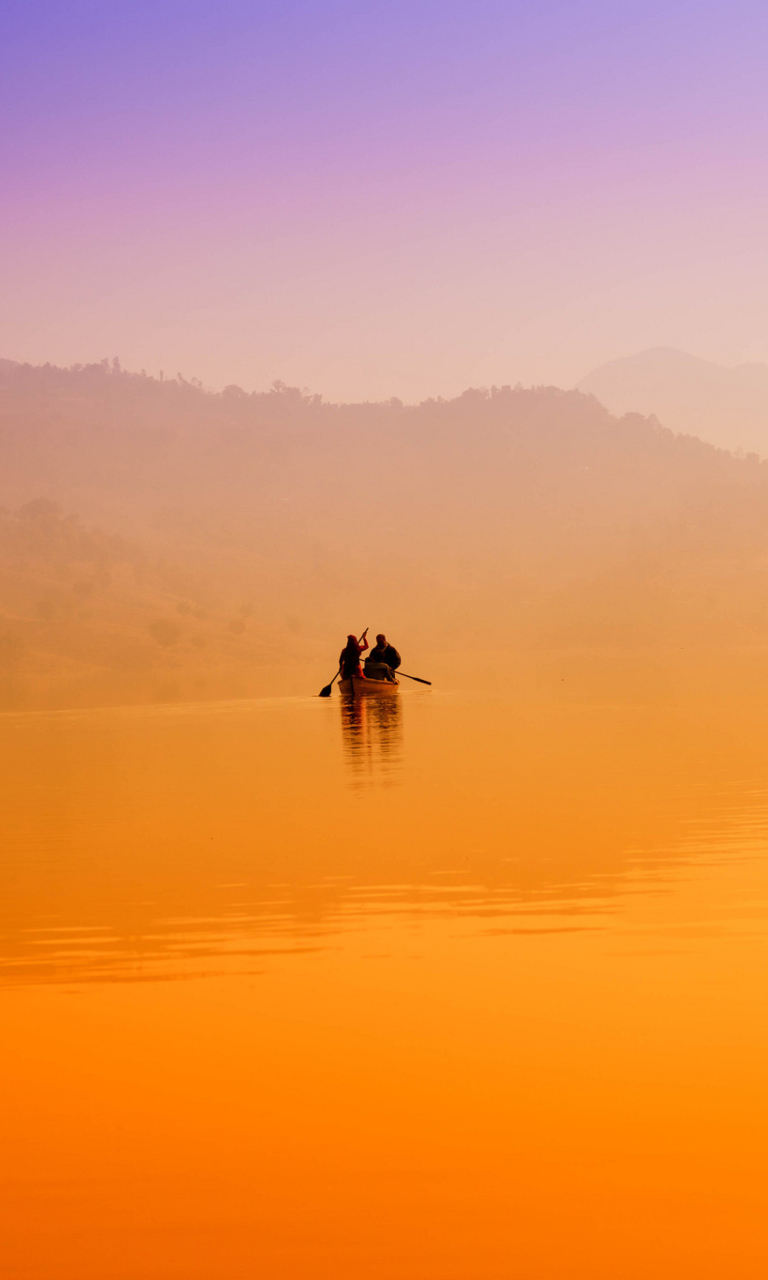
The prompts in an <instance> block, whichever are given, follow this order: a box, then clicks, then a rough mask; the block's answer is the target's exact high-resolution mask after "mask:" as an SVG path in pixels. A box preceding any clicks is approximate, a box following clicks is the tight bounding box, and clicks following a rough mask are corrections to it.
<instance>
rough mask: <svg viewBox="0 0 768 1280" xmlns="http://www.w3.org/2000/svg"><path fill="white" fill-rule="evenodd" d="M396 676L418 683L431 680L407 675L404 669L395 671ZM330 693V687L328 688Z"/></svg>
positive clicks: (428, 682) (429, 682)
mask: <svg viewBox="0 0 768 1280" xmlns="http://www.w3.org/2000/svg"><path fill="white" fill-rule="evenodd" d="M395 675H396V676H405V678H406V680H418V682H419V684H431V683H432V681H431V680H422V678H421V676H409V675H408V673H407V672H405V671H395ZM328 692H329V693H330V692H331V691H330V689H329V690H328Z"/></svg>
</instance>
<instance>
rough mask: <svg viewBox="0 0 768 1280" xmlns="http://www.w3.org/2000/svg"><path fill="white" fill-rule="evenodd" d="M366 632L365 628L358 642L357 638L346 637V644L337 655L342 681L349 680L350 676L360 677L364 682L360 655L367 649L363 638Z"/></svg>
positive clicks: (366, 643)
mask: <svg viewBox="0 0 768 1280" xmlns="http://www.w3.org/2000/svg"><path fill="white" fill-rule="evenodd" d="M367 630H368V628H367V627H366V629H365V631H364V632H363V634H362V635H361V637H360V639H359V640H358V638H357V636H353V635H348V636H347V643H346V644H345V646H344V648H343V649H342V651H341V654H340V655H339V670H340V671H341V678H342V680H349V679H350V678H351V677H352V676H360V678H361V680H365V674H364V672H363V668H362V667H361V666H360V655H361V654H362V653H365V650H366V649H367V648H368V641H367V640H366V638H365V636H366V632H367Z"/></svg>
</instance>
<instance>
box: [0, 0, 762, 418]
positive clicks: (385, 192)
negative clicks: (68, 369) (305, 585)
mask: <svg viewBox="0 0 768 1280" xmlns="http://www.w3.org/2000/svg"><path fill="white" fill-rule="evenodd" d="M2 31H3V38H2V41H0V110H1V111H2V116H3V120H4V128H3V131H2V136H1V137H0V174H2V187H3V198H2V201H0V227H1V229H2V247H1V248H0V290H1V294H2V303H3V305H2V308H0V312H1V318H0V356H4V357H6V358H10V359H16V360H30V361H32V362H35V363H39V362H45V361H51V362H53V363H56V364H71V363H74V362H83V363H85V362H87V361H91V360H100V359H102V358H104V357H109V358H112V357H113V356H115V355H117V356H118V357H119V358H120V360H121V362H122V364H123V366H124V367H126V368H130V369H141V368H145V369H146V370H147V372H149V373H157V372H158V371H159V370H160V369H162V370H163V371H164V372H165V374H166V376H175V374H176V373H177V372H180V373H182V374H183V376H184V377H186V378H191V377H196V378H200V379H202V381H203V382H204V383H205V384H206V385H208V386H211V387H216V388H218V387H223V386H225V385H227V384H229V383H237V384H239V385H241V386H243V387H245V388H247V389H248V390H251V389H262V388H266V387H268V386H269V385H270V384H271V382H272V381H273V380H275V379H281V380H282V381H284V382H287V383H289V384H290V385H297V386H301V387H307V388H309V389H310V390H312V391H314V392H319V393H321V394H323V395H324V396H325V397H326V398H328V399H341V400H352V399H361V398H368V399H380V398H384V399H385V398H389V397H390V396H398V397H400V398H401V399H404V400H407V401H411V400H419V399H422V398H424V397H427V396H430V395H444V396H449V395H454V394H457V393H459V392H460V391H462V390H463V389H464V388H466V387H467V386H481V385H482V386H490V385H493V384H498V385H503V384H505V383H512V384H514V383H516V382H518V381H521V382H523V383H525V384H529V383H541V382H545V383H555V384H558V385H562V386H570V385H572V384H573V383H575V382H576V381H578V380H579V379H580V378H582V377H583V376H584V375H586V374H587V373H588V372H589V371H590V370H591V369H592V368H594V367H595V366H596V365H599V364H601V363H603V362H604V361H606V360H610V359H613V358H616V357H618V356H623V355H627V354H631V353H632V352H634V351H637V350H641V349H643V348H646V347H650V346H673V347H679V348H682V349H684V350H686V351H690V352H692V353H693V354H695V355H698V356H701V357H703V358H705V359H711V360H716V361H718V362H720V363H723V364H734V363H739V362H742V361H751V360H757V361H764V360H768V254H767V253H766V227H767V226H768V164H767V161H768V77H766V75H765V66H766V64H767V62H768V7H766V6H765V4H764V3H763V2H762V0H761V2H760V3H756V2H753V0H731V2H730V3H712V2H711V0H696V2H695V3H694V2H693V0H684V2H682V3H677V2H675V0H667V2H666V3H660V2H659V0H643V2H642V3H638V2H637V0H615V2H608V0H593V2H589V3H588V2H586V0H585V2H581V0H568V2H566V0H557V2H554V0H526V2H525V3H520V2H516V0H505V2H504V3H500V2H497V0H471V3H470V2H469V0H465V2H462V3H458V2H457V0H439V2H438V0H409V2H408V3H405V2H402V0H391V2H390V3H388V4H387V5H386V6H376V5H374V4H372V3H370V2H368V3H362V2H359V0H331V2H329V3H318V2H316V0H281V2H280V3H275V2H272V0H270V2H269V3H253V2H251V3H245V0H217V3H216V4H213V3H209V2H208V0H185V2H184V3H181V2H179V0H170V2H167V0H154V2H153V3H152V4H149V3H145V0H133V2H132V3H130V4H127V3H110V2H106V0H99V2H96V0H71V2H68V3H65V4H62V3H61V0H57V2H56V3H48V2H46V3H42V2H40V0H25V3H19V2H18V0H6V2H5V4H4V6H3V18H2Z"/></svg>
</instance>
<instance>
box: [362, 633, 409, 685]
mask: <svg viewBox="0 0 768 1280" xmlns="http://www.w3.org/2000/svg"><path fill="white" fill-rule="evenodd" d="M401 662H402V658H401V657H400V654H399V653H398V652H397V649H396V648H395V646H394V645H393V644H388V643H387V637H386V636H385V635H382V634H379V635H377V637H376V644H375V645H374V647H373V648H372V649H371V652H370V653H369V654H368V657H367V658H366V660H365V674H366V675H367V676H368V678H369V679H373V680H391V681H392V682H394V679H395V675H394V673H395V672H396V671H397V668H398V667H399V666H400V663H401Z"/></svg>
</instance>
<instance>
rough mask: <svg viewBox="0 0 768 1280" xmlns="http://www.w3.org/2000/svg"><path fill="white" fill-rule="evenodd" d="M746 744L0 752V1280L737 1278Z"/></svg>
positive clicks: (423, 739)
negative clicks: (0, 1031)
mask: <svg viewBox="0 0 768 1280" xmlns="http://www.w3.org/2000/svg"><path fill="white" fill-rule="evenodd" d="M763 720H764V715H763V710H762V708H761V706H760V705H759V699H758V700H754V699H753V700H738V699H733V700H730V701H728V700H725V701H722V702H721V703H719V704H718V705H717V706H715V705H714V704H713V703H712V702H709V703H707V702H702V700H701V699H700V698H698V697H690V698H688V697H680V698H678V699H675V698H671V699H667V700H664V699H662V700H658V699H656V700H651V701H646V702H640V703H634V702H632V701H631V700H630V699H629V698H627V699H623V700H622V699H617V700H615V701H613V702H610V703H605V704H602V705H601V704H598V703H596V702H595V701H594V700H592V699H590V698H589V697H584V698H582V699H579V698H572V699H570V700H567V699H565V698H564V697H562V696H560V697H558V696H555V694H553V693H552V691H551V690H550V691H538V692H536V691H534V692H531V693H530V694H529V696H528V697H526V698H522V697H520V696H512V694H511V693H510V692H507V693H501V694H499V693H490V692H478V693H450V692H440V691H439V690H432V691H429V692H422V691H420V690H418V691H416V690H414V691H410V690H409V691H404V690H403V691H401V692H400V693H399V694H398V696H397V698H396V699H394V700H392V701H387V702H386V703H385V704H384V703H381V704H379V703H376V702H375V701H373V700H370V701H369V702H367V703H366V704H365V705H356V706H349V705H347V704H345V703H344V702H343V700H342V699H341V698H339V697H334V698H333V699H329V700H327V701H326V700H319V699H317V698H313V699H298V698H297V699H284V700H280V699H271V700H268V701H261V702H240V703H221V704H216V705H209V706H204V705H183V706H175V707H149V708H147V707H144V708H135V709H119V710H108V711H97V712H73V713H55V714H34V715H15V714H14V715H8V716H5V717H3V718H2V720H0V757H1V759H0V763H1V764H2V768H3V775H4V778H5V781H6V788H7V790H6V800H5V805H4V811H3V818H2V821H3V842H2V848H3V854H2V864H1V874H2V887H3V892H2V906H1V907H0V982H1V983H2V987H3V991H2V1000H3V1006H4V1020H5V1023H6V1028H7V1031H6V1034H7V1043H8V1044H10V1045H12V1046H13V1047H14V1051H13V1053H10V1054H6V1055H4V1057H3V1064H2V1089H3V1097H4V1099H5V1103H6V1105H5V1106H4V1108H3V1110H4V1111H5V1119H4V1149H5V1151H6V1155H7V1158H6V1160H5V1161H4V1172H3V1175H2V1183H3V1197H4V1199H5V1201H6V1203H7V1204H8V1205H9V1206H10V1212H9V1213H8V1214H7V1216H6V1222H5V1226H4V1228H3V1244H4V1248H3V1253H4V1255H5V1256H6V1258H9V1259H10V1270H9V1274H10V1275H18V1276H25V1277H35V1280H91V1278H93V1280H96V1278H97V1277H98V1280H129V1277H130V1280H135V1277H136V1276H138V1275H141V1276H142V1277H158V1278H159V1277H162V1278H163V1280H166V1278H167V1280H170V1278H171V1277H177V1276H178V1277H181V1276H183V1277H184V1278H185V1280H187V1278H189V1280H208V1278H209V1277H210V1278H211V1280H212V1278H213V1277H214V1276H216V1277H219V1276H227V1277H240V1276H246V1275H248V1276H250V1275H256V1274H263V1275H265V1276H267V1275H268V1276H270V1277H279V1278H280V1280H282V1278H283V1277H284V1278H285V1280H289V1278H290V1280H294V1278H296V1280H298V1278H299V1277H302V1278H303V1277H306V1276H309V1275H312V1276H313V1277H314V1276H320V1277H326V1276H328V1277H331V1276H333V1277H334V1278H338V1280H345V1278H346V1277H349V1280H352V1277H355V1280H357V1277H360V1276H365V1277H372V1278H374V1280H379V1277H381V1280H384V1277H387V1278H389V1277H392V1276H394V1275H397V1276H398V1277H407V1278H410V1277H413V1280H416V1278H417V1277H418V1278H419V1280H423V1278H424V1277H427V1278H429V1280H445V1278H448V1280H486V1278H487V1280H490V1278H491V1277H493V1278H494V1280H495V1278H496V1277H500V1276H502V1275H504V1276H506V1275H513V1274H514V1275H521V1276H525V1277H529V1276H530V1277H534V1276H535V1277H546V1278H547V1280H549V1278H550V1277H551V1278H552V1280H560V1278H561V1277H565V1276H568V1277H569V1278H570V1277H579V1278H580V1277H584V1278H585V1280H586V1278H587V1277H589V1278H590V1280H592V1278H594V1277H604V1278H605V1280H609V1278H610V1280H613V1278H614V1277H616V1276H622V1277H632V1278H634V1277H637V1278H638V1280H639V1278H640V1277H641V1276H642V1277H643V1278H645V1277H647V1276H648V1275H649V1274H655V1275H661V1276H665V1277H666V1276H669V1277H672V1276H675V1277H678V1276H680V1275H696V1276H697V1277H712V1280H714V1278H715V1277H717V1278H718V1280H720V1277H721V1276H723V1275H724V1274H726V1273H728V1274H738V1275H739V1276H740V1277H750V1278H751V1277H753V1276H754V1277H757V1276H762V1275H763V1274H764V1272H765V1265H766V1263H767V1262H768V1238H767V1237H766V1232H765V1228H764V1225H763V1222H764V1212H763V1209H764V1190H765V1174H764V1157H763V1151H764V1147H765V1137H766V1134H765V1127H766V1087H765V1066H766V1042H767V1041H768V1030H766V1024H765V1018H764V1001H765V948H766V940H767V939H768V859H767V857H766V855H767V854H768V790H766V786H765V778H766V766H767V765H768V743H766V741H765V740H764V734H763V728H762V726H763ZM94 1223H98V1231H94Z"/></svg>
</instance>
